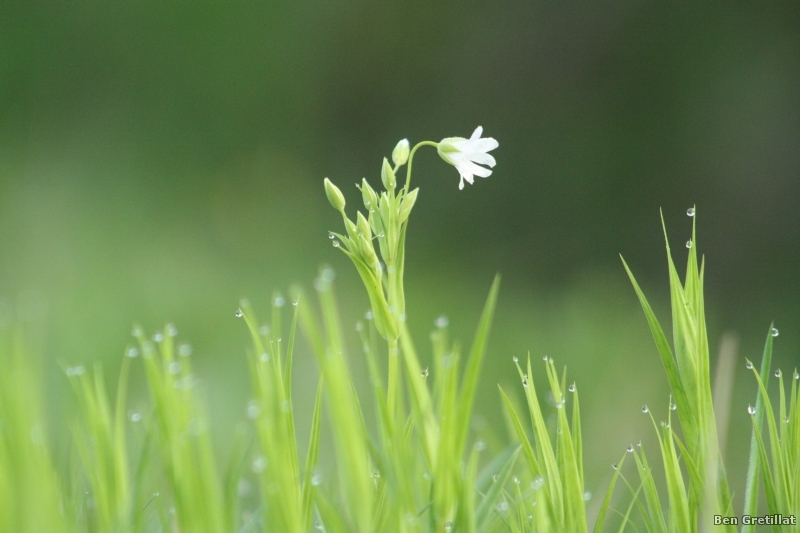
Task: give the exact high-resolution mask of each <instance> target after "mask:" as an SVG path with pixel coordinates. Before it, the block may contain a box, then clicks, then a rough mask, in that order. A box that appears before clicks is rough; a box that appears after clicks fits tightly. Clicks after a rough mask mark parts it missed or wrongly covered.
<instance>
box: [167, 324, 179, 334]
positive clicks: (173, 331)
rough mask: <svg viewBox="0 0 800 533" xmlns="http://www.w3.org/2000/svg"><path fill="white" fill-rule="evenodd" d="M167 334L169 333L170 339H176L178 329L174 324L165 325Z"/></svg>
mask: <svg viewBox="0 0 800 533" xmlns="http://www.w3.org/2000/svg"><path fill="white" fill-rule="evenodd" d="M167 333H169V336H170V337H177V336H178V328H176V327H175V324H167Z"/></svg>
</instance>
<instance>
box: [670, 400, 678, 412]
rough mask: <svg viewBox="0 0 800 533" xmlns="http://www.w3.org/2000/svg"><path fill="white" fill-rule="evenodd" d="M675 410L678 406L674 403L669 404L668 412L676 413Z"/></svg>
mask: <svg viewBox="0 0 800 533" xmlns="http://www.w3.org/2000/svg"><path fill="white" fill-rule="evenodd" d="M677 409H678V404H676V403H675V402H670V403H669V410H670V411H676V410H677Z"/></svg>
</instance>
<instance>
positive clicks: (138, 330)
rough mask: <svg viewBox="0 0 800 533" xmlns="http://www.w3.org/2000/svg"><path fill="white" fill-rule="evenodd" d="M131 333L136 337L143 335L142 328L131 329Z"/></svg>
mask: <svg viewBox="0 0 800 533" xmlns="http://www.w3.org/2000/svg"><path fill="white" fill-rule="evenodd" d="M131 335H133V336H134V337H141V336H142V328H133V329H132V330H131Z"/></svg>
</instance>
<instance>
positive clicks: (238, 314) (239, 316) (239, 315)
mask: <svg viewBox="0 0 800 533" xmlns="http://www.w3.org/2000/svg"><path fill="white" fill-rule="evenodd" d="M235 314H236V318H242V317H243V316H244V313H243V312H242V310H241V309H237V310H236V313H235Z"/></svg>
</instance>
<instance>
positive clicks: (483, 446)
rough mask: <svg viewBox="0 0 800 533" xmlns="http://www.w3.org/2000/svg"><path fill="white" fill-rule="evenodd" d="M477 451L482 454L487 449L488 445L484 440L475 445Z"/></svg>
mask: <svg viewBox="0 0 800 533" xmlns="http://www.w3.org/2000/svg"><path fill="white" fill-rule="evenodd" d="M475 449H476V450H477V451H479V452H482V451H483V450H485V449H486V443H485V442H484V441H482V440H479V441H478V442H476V443H475Z"/></svg>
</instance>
